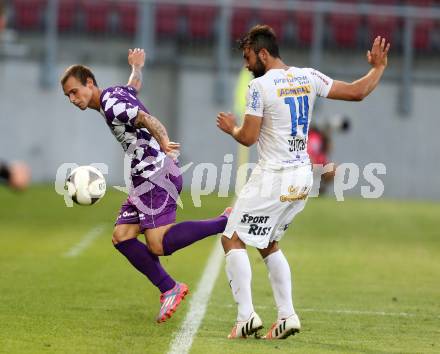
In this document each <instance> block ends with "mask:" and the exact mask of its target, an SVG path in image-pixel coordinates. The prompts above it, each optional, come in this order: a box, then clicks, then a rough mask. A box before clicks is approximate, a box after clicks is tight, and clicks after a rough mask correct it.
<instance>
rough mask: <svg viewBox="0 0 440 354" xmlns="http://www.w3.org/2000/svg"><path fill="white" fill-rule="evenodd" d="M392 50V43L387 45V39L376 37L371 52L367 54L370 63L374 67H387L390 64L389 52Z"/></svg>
mask: <svg viewBox="0 0 440 354" xmlns="http://www.w3.org/2000/svg"><path fill="white" fill-rule="evenodd" d="M389 50H390V43H389V42H388V44H387V43H386V39H385V38H382V37H380V36H378V37H376V38H375V39H374V42H373V46H372V47H371V50H369V51H368V52H367V60H368V63H370V65H371V66H372V67H375V68H377V67H380V66H383V67H386V66H387V64H388V51H389Z"/></svg>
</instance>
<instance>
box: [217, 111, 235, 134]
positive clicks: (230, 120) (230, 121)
mask: <svg viewBox="0 0 440 354" xmlns="http://www.w3.org/2000/svg"><path fill="white" fill-rule="evenodd" d="M217 127H219V128H220V129H221V130H223V131H224V132H225V133H228V134H232V131H233V130H234V127H235V117H234V115H233V114H232V113H230V112H228V113H226V112H220V113H219V114H218V115H217Z"/></svg>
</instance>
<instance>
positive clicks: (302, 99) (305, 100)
mask: <svg viewBox="0 0 440 354" xmlns="http://www.w3.org/2000/svg"><path fill="white" fill-rule="evenodd" d="M284 103H286V104H287V105H289V108H290V118H291V119H292V131H291V135H292V136H293V137H296V135H297V128H298V125H302V127H303V128H302V132H303V136H304V138H307V133H308V130H309V97H308V96H299V97H285V98H284ZM297 105H298V113H297V110H296V106H297Z"/></svg>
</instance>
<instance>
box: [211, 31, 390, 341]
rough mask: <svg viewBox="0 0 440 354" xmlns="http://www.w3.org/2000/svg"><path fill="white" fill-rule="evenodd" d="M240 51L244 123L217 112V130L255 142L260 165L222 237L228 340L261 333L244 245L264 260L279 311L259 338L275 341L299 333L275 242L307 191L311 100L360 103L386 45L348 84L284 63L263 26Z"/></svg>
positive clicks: (379, 69)
mask: <svg viewBox="0 0 440 354" xmlns="http://www.w3.org/2000/svg"><path fill="white" fill-rule="evenodd" d="M240 48H241V49H242V50H243V58H244V60H245V64H246V67H247V69H248V70H250V71H251V72H252V73H253V74H254V76H255V79H254V80H252V81H251V82H250V84H249V90H248V94H247V108H246V112H245V118H244V122H243V125H242V126H241V127H238V126H236V123H235V117H234V116H233V115H232V114H231V113H225V112H221V113H219V114H218V116H217V126H218V127H219V128H220V129H221V130H223V131H224V132H226V133H228V134H230V135H231V136H232V137H233V138H234V139H235V140H237V141H238V142H239V143H240V144H243V145H245V146H251V145H253V144H254V143H256V142H258V144H257V147H258V155H259V161H258V164H257V166H256V167H255V169H254V170H253V171H252V174H251V176H250V178H249V180H248V182H247V183H246V185H245V186H244V187H243V189H242V190H241V192H240V195H239V197H238V199H237V202H236V203H235V205H234V207H233V211H232V214H231V215H230V217H229V220H228V223H227V226H226V229H225V231H224V233H223V236H222V244H223V248H224V251H225V254H226V273H227V276H228V279H229V284H230V286H231V289H232V294H233V297H234V300H235V301H236V303H237V304H238V315H237V321H236V323H235V325H234V327H233V328H232V331H231V333H230V334H229V336H228V338H245V337H247V336H249V335H251V334H256V333H257V332H258V331H259V330H260V329H261V328H262V327H263V324H262V321H261V319H260V317H259V316H258V314H257V313H256V312H255V310H254V306H253V303H252V294H251V278H252V273H251V266H250V262H249V258H248V255H247V252H246V245H249V246H253V247H256V248H257V249H258V251H259V252H260V254H261V256H262V257H263V259H264V262H265V264H266V266H267V270H268V272H269V279H270V282H271V285H272V290H273V294H274V298H275V302H276V305H277V309H278V318H277V320H276V322H275V323H274V324H273V325H272V327H271V328H270V330H269V331H268V332H267V334H266V335H265V336H264V338H266V339H278V338H280V339H281V338H286V337H288V336H289V335H293V334H295V333H297V332H299V331H300V328H301V325H300V321H299V318H298V316H297V314H296V312H295V309H294V307H293V301H292V284H291V273H290V267H289V264H288V262H287V260H286V258H285V256H284V255H283V253H282V251H281V249H280V248H279V246H278V241H279V240H280V239H281V238H282V236H283V234H284V232H285V231H286V230H287V228H288V227H289V224H290V223H291V222H292V220H293V218H294V217H295V215H296V214H298V213H299V212H301V211H302V210H303V209H304V206H305V204H306V201H307V196H308V193H309V191H310V189H311V187H312V183H313V174H312V170H311V163H310V160H309V156H308V154H307V134H308V128H309V126H310V120H311V117H312V111H313V106H314V103H315V100H316V97H317V96H321V97H327V98H331V99H338V100H346V101H361V100H362V99H363V98H365V97H366V96H368V95H369V94H370V92H372V91H373V90H374V89H375V88H376V86H377V85H378V83H379V80H380V78H381V77H382V74H383V72H384V70H385V68H386V66H387V55H388V51H389V48H390V44H389V43H388V44H387V43H386V40H385V38H381V37H377V38H375V40H374V42H373V46H372V49H371V50H369V51H368V52H367V60H368V63H369V64H370V65H371V66H372V68H371V69H370V71H369V72H368V73H367V74H366V75H365V76H363V77H361V78H360V79H359V80H356V81H354V82H352V83H348V82H343V81H336V80H332V79H331V78H329V77H328V76H326V75H324V74H322V73H321V72H319V71H317V70H314V69H311V68H297V67H293V66H292V67H291V66H287V65H286V64H284V63H283V61H282V60H281V57H280V55H279V49H278V44H277V40H276V35H275V33H274V31H273V30H272V29H271V28H270V27H269V26H266V25H257V26H255V27H253V28H252V29H251V30H250V31H249V32H248V33H247V34H246V35H245V36H244V37H243V38H242V40H241V41H240Z"/></svg>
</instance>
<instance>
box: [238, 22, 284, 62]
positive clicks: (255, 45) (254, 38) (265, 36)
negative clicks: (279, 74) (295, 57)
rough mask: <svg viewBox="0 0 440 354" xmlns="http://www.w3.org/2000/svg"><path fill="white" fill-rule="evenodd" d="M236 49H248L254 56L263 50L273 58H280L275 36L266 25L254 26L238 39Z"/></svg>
mask: <svg viewBox="0 0 440 354" xmlns="http://www.w3.org/2000/svg"><path fill="white" fill-rule="evenodd" d="M238 47H239V48H240V49H245V48H250V49H252V50H253V51H254V52H255V53H256V54H258V52H259V51H260V50H261V49H263V48H265V49H266V50H267V51H268V52H269V54H270V55H271V56H273V57H274V58H280V51H279V48H278V42H277V36H276V34H275V31H274V30H273V29H272V27H270V26H268V25H256V26H254V27H252V28H251V29H250V30H249V32H248V33H247V34H246V35H245V36H244V37H242V38H241V39H239V41H238Z"/></svg>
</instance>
